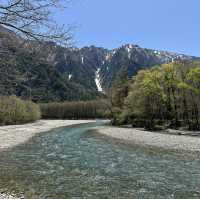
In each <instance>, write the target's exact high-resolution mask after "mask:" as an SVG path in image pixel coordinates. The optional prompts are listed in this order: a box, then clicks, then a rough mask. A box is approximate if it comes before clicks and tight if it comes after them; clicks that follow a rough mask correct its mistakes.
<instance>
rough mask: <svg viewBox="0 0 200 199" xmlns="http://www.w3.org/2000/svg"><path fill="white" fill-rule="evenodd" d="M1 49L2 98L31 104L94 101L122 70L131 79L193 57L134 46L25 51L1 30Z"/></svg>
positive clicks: (23, 45) (16, 39)
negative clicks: (18, 98) (22, 99)
mask: <svg viewBox="0 0 200 199" xmlns="http://www.w3.org/2000/svg"><path fill="white" fill-rule="evenodd" d="M33 45H35V44H33ZM36 48H37V46H36ZM0 50H1V51H0V52H2V53H0V94H2V95H10V94H15V95H18V96H22V97H25V98H27V97H31V98H32V99H33V100H35V101H63V100H87V99H93V98H96V97H99V96H102V95H104V94H105V93H106V91H107V90H108V89H109V88H110V87H111V85H112V82H113V81H114V79H115V78H116V77H117V75H118V74H120V73H122V72H124V71H125V72H127V74H128V75H129V77H130V78H131V77H132V76H133V75H135V74H136V73H137V71H138V70H140V69H143V68H148V67H152V66H154V65H157V64H162V63H166V62H171V61H173V60H175V59H177V58H178V59H196V58H195V57H192V56H187V55H182V54H177V53H170V52H166V51H158V50H151V49H146V48H141V47H139V46H137V45H132V44H128V45H124V46H121V47H119V48H117V49H113V50H108V49H104V48H98V47H95V46H91V47H84V48H81V49H78V48H64V47H61V46H58V45H56V44H54V43H47V44H45V45H44V46H42V47H41V48H40V50H39V51H37V50H29V49H28V48H27V46H26V41H24V40H22V39H21V38H19V37H18V36H16V35H15V34H14V33H13V32H11V31H9V30H7V29H5V28H2V27H0Z"/></svg>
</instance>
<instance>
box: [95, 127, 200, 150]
mask: <svg viewBox="0 0 200 199" xmlns="http://www.w3.org/2000/svg"><path fill="white" fill-rule="evenodd" d="M95 131H96V132H97V133H99V134H102V135H104V136H108V137H110V138H113V139H117V140H120V141H121V142H123V143H125V144H136V145H141V146H144V147H154V148H160V149H167V150H175V151H188V152H198V153H200V137H192V136H185V135H173V134H163V133H158V132H150V131H143V130H138V129H134V128H119V127H103V128H98V129H95Z"/></svg>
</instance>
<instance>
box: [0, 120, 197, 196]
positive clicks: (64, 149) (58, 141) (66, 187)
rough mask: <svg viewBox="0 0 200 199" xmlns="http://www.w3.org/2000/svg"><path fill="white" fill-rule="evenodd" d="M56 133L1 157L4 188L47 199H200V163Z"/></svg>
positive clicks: (68, 130) (86, 132)
mask: <svg viewBox="0 0 200 199" xmlns="http://www.w3.org/2000/svg"><path fill="white" fill-rule="evenodd" d="M102 125H103V124H102V123H101V122H97V123H93V124H82V125H76V126H71V127H65V128H58V129H55V130H52V131H49V132H46V133H43V134H40V135H38V136H36V137H34V138H33V139H31V140H30V141H29V142H28V143H26V144H23V145H21V146H18V147H15V148H14V149H12V150H10V151H7V152H3V153H1V154H0V189H1V190H4V191H6V192H16V193H23V194H25V198H28V199H29V198H36V199H37V198H42V199H43V198H45V199H65V198H66V199H68V198H69V199H71V198H72V199H79V198H81V199H82V198H83V199H115V198H116V199H174V198H175V199H200V160H199V159H198V158H193V157H190V156H188V155H184V154H182V155H180V154H177V153H174V152H167V151H166V152H164V151H159V150H156V149H155V150H153V149H149V150H148V149H145V148H142V147H138V146H132V145H131V146H130V145H126V144H123V143H118V142H117V141H114V140H112V139H110V138H107V137H104V136H102V135H98V134H96V133H93V132H91V131H90V129H91V128H93V127H98V126H102Z"/></svg>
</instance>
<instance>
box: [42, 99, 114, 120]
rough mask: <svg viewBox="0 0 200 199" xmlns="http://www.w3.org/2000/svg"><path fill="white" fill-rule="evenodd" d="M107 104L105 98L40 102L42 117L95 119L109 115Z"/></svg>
mask: <svg viewBox="0 0 200 199" xmlns="http://www.w3.org/2000/svg"><path fill="white" fill-rule="evenodd" d="M109 108H110V106H109V104H108V101H107V100H105V99H99V100H91V101H76V102H67V101H66V102H52V103H43V104H40V109H41V113H42V118H44V119H95V118H106V117H108V116H109V113H110V111H109Z"/></svg>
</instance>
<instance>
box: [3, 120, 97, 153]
mask: <svg viewBox="0 0 200 199" xmlns="http://www.w3.org/2000/svg"><path fill="white" fill-rule="evenodd" d="M91 122H95V120H39V121H37V122H34V123H28V124H22V125H8V126H0V152H1V151H5V150H8V149H10V148H13V147H15V146H17V145H20V144H23V143H25V142H27V141H28V140H29V139H31V138H32V137H34V136H35V135H37V134H39V133H43V132H47V131H50V130H52V129H54V128H58V127H65V126H71V125H76V124H85V123H91Z"/></svg>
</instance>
